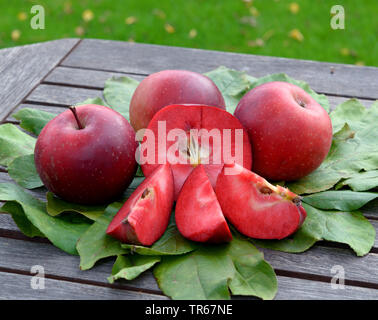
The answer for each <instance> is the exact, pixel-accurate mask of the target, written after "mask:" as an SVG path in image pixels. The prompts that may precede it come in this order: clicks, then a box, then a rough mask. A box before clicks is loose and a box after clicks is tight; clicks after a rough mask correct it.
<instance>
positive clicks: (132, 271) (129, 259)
mask: <svg viewBox="0 0 378 320" xmlns="http://www.w3.org/2000/svg"><path fill="white" fill-rule="evenodd" d="M159 261H160V257H159V256H140V255H138V254H134V255H127V256H123V255H119V256H118V257H117V260H116V262H115V263H114V266H113V269H112V276H110V277H109V278H108V281H109V282H110V283H114V281H115V280H118V279H126V280H133V279H135V278H137V277H138V276H139V275H140V274H141V273H143V272H144V271H146V270H148V269H150V268H152V267H153V266H154V265H155V264H156V263H158V262H159Z"/></svg>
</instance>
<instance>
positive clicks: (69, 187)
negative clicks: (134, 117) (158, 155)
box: [35, 105, 137, 204]
mask: <svg viewBox="0 0 378 320" xmlns="http://www.w3.org/2000/svg"><path fill="white" fill-rule="evenodd" d="M136 148H137V142H136V141H135V132H134V130H133V128H132V127H131V125H130V124H129V123H128V121H127V120H126V119H125V118H124V117H123V116H122V115H121V114H119V113H118V112H116V111H114V110H112V109H110V108H108V107H104V106H99V105H83V106H79V107H76V108H73V107H72V109H71V110H66V111H64V112H63V113H61V114H60V115H58V116H56V117H55V118H54V119H52V120H51V121H50V122H49V123H48V124H47V125H46V126H45V127H44V128H43V130H42V131H41V133H40V135H39V137H38V140H37V143H36V146H35V165H36V168H37V171H38V174H39V176H40V177H41V180H42V181H43V183H44V184H45V186H46V187H47V188H48V189H49V190H50V191H51V192H53V193H55V194H56V195H58V196H59V197H61V198H62V199H64V200H67V201H70V202H75V203H80V204H100V203H106V202H108V201H111V200H114V199H116V198H117V197H118V196H120V195H121V194H122V192H123V191H124V190H125V189H126V188H127V187H128V186H129V184H130V183H131V181H132V180H133V178H134V175H135V172H136V168H137V164H136V161H135V151H136Z"/></svg>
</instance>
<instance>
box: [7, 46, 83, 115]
mask: <svg viewBox="0 0 378 320" xmlns="http://www.w3.org/2000/svg"><path fill="white" fill-rule="evenodd" d="M78 42H79V40H78V39H64V40H57V41H50V42H45V43H38V44H32V45H28V46H22V47H15V48H11V49H7V50H5V51H4V52H3V53H1V54H0V83H1V91H0V101H1V106H0V121H1V120H2V119H3V118H5V117H6V116H7V115H8V113H9V112H10V111H11V110H12V109H13V108H14V107H16V106H17V105H18V104H19V103H20V102H21V101H22V100H23V99H24V97H25V96H26V95H27V94H28V93H29V92H30V91H31V90H32V89H33V88H34V87H35V86H36V85H37V84H38V83H40V81H41V80H42V79H43V78H44V77H45V76H46V75H47V74H48V73H49V71H50V70H51V69H53V68H54V67H55V66H56V65H57V64H59V62H60V61H61V60H62V59H63V58H64V56H65V55H67V54H68V53H69V52H70V50H71V49H72V48H73V47H74V46H75V45H76V44H77V43H78ZM0 52H2V51H0Z"/></svg>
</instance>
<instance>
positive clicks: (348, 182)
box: [336, 170, 378, 191]
mask: <svg viewBox="0 0 378 320" xmlns="http://www.w3.org/2000/svg"><path fill="white" fill-rule="evenodd" d="M343 186H349V187H350V188H351V189H352V190H353V191H366V190H370V189H373V188H376V187H378V170H371V171H361V172H357V173H354V174H353V175H351V176H350V177H349V178H348V179H345V180H343V181H341V182H340V183H338V184H337V186H336V189H339V188H341V187H343Z"/></svg>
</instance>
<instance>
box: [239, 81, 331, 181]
mask: <svg viewBox="0 0 378 320" xmlns="http://www.w3.org/2000/svg"><path fill="white" fill-rule="evenodd" d="M234 115H235V117H237V118H238V119H239V120H240V122H241V123H242V125H243V126H244V127H245V128H246V130H247V131H248V135H249V138H250V141H251V144H252V149H253V167H252V171H254V172H256V173H257V174H259V175H261V176H263V177H264V178H266V179H270V180H276V181H279V180H285V181H290V180H296V179H300V178H302V177H304V176H306V175H308V174H309V173H310V172H312V171H314V170H315V169H316V168H317V167H319V165H320V164H321V163H322V161H323V160H324V158H325V157H326V156H327V154H328V151H329V149H330V147H331V142H332V124H331V120H330V117H329V116H328V113H327V112H326V111H325V110H324V109H323V108H322V106H321V105H320V104H318V103H317V102H316V101H315V100H314V99H313V98H312V97H311V96H310V95H309V94H308V93H307V92H305V91H304V90H303V89H301V88H300V87H298V86H296V85H293V84H290V83H287V82H269V83H265V84H263V85H260V86H258V87H256V88H254V89H252V90H251V91H249V92H248V93H247V94H246V95H245V96H244V97H243V98H242V99H241V100H240V102H239V104H238V106H237V108H236V110H235V113H234Z"/></svg>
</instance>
